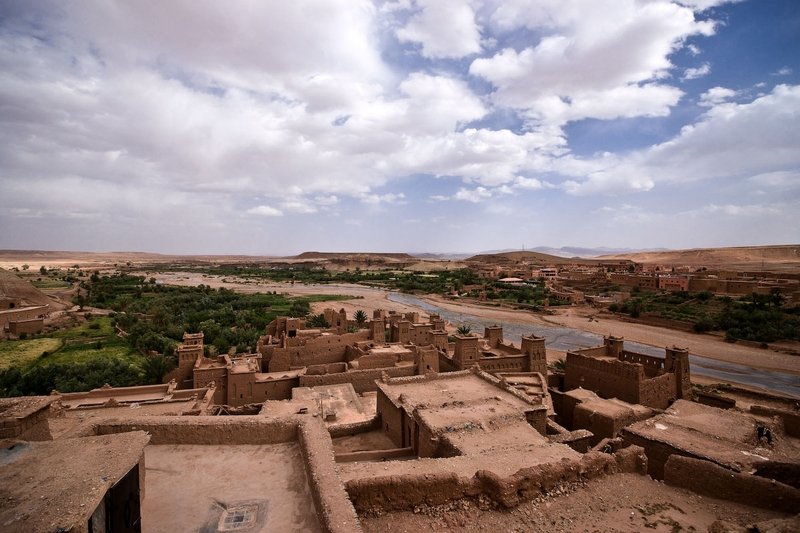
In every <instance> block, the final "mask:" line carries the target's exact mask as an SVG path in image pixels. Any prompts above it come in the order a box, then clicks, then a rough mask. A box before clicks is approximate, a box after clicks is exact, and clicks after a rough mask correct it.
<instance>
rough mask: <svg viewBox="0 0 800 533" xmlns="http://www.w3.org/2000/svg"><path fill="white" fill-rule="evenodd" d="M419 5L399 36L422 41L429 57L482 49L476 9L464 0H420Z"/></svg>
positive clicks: (401, 29) (442, 56)
mask: <svg viewBox="0 0 800 533" xmlns="http://www.w3.org/2000/svg"><path fill="white" fill-rule="evenodd" d="M415 4H416V5H415V7H417V8H418V9H419V11H418V12H417V13H415V14H414V15H413V16H412V17H411V18H410V19H409V21H408V23H407V24H406V25H405V26H403V27H402V28H399V29H398V30H397V38H398V39H400V40H401V41H404V42H412V43H418V44H420V45H421V47H422V50H421V53H422V55H423V56H425V57H428V58H459V57H463V56H467V55H471V54H475V53H477V52H480V50H481V35H480V29H479V28H478V26H477V24H476V21H475V12H474V11H473V9H472V6H470V5H469V3H466V2H463V1H460V0H416V2H415Z"/></svg>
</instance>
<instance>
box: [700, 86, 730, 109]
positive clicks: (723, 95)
mask: <svg viewBox="0 0 800 533" xmlns="http://www.w3.org/2000/svg"><path fill="white" fill-rule="evenodd" d="M736 94H737V93H736V91H734V90H733V89H728V88H726V87H712V88H710V89H709V90H707V91H706V92H704V93H703V94H701V95H700V101H699V102H698V103H699V104H700V105H701V106H704V107H712V106H715V105H717V104H721V103H722V102H726V101H728V100H730V99H731V98H733V97H734V96H736Z"/></svg>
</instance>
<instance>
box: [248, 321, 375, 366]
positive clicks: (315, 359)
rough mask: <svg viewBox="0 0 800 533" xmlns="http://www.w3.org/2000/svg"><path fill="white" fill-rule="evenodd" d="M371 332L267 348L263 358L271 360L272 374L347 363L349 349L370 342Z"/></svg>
mask: <svg viewBox="0 0 800 533" xmlns="http://www.w3.org/2000/svg"><path fill="white" fill-rule="evenodd" d="M369 337H370V331H369V330H366V329H365V330H360V331H357V332H355V333H344V334H342V335H321V336H319V337H314V338H309V339H306V341H305V343H304V344H303V345H302V346H290V347H286V348H281V347H277V346H265V347H264V352H263V356H264V358H265V359H269V371H270V372H285V371H286V370H290V369H291V368H293V367H294V368H299V367H303V366H310V365H323V364H327V363H340V362H343V361H345V359H346V353H347V347H348V346H349V345H351V344H355V343H356V342H361V341H368V340H369Z"/></svg>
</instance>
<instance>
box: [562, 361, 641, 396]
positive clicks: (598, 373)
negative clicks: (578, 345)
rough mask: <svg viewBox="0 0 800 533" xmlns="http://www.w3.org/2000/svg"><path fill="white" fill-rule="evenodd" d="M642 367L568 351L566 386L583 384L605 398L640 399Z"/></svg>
mask: <svg viewBox="0 0 800 533" xmlns="http://www.w3.org/2000/svg"><path fill="white" fill-rule="evenodd" d="M643 374H644V371H643V369H642V368H641V367H639V366H637V365H634V364H630V363H624V362H620V361H617V360H603V359H595V358H593V357H584V356H582V355H578V354H575V353H571V352H567V370H566V373H565V377H564V388H565V389H566V390H572V389H577V388H578V387H583V388H584V389H588V390H591V391H594V392H596V393H597V394H598V396H601V397H603V398H619V399H620V400H624V401H626V402H628V403H640V401H639V392H640V388H641V382H642V381H643V379H644V375H643Z"/></svg>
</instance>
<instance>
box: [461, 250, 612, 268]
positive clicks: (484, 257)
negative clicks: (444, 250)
mask: <svg viewBox="0 0 800 533" xmlns="http://www.w3.org/2000/svg"><path fill="white" fill-rule="evenodd" d="M465 261H474V262H478V263H495V264H496V263H503V262H508V263H518V262H521V261H524V262H527V263H539V264H541V265H566V264H575V263H578V264H586V265H593V264H596V263H598V262H599V261H598V260H597V259H583V258H581V257H560V256H557V255H550V254H543V253H540V252H527V251H518V252H501V253H497V254H479V255H475V256H472V257H470V258H468V259H465Z"/></svg>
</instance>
